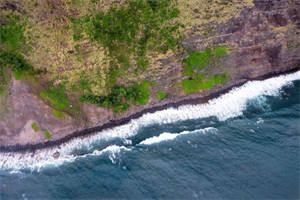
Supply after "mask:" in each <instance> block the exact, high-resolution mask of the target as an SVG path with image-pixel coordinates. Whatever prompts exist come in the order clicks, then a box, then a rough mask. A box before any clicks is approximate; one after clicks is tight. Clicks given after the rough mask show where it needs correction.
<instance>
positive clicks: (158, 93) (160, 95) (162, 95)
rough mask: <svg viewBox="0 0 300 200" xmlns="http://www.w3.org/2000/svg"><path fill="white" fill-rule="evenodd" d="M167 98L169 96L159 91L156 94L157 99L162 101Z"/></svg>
mask: <svg viewBox="0 0 300 200" xmlns="http://www.w3.org/2000/svg"><path fill="white" fill-rule="evenodd" d="M166 96H167V94H166V93H164V92H161V91H158V92H157V94H156V99H158V100H161V99H164V98H166Z"/></svg>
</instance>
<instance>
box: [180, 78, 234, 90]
mask: <svg viewBox="0 0 300 200" xmlns="http://www.w3.org/2000/svg"><path fill="white" fill-rule="evenodd" d="M228 78H229V76H228V75H227V74H216V75H214V76H211V77H209V78H206V77H205V76H201V75H199V76H198V77H197V78H195V79H184V80H182V86H183V88H184V92H185V93H186V94H190V93H192V92H198V91H199V90H203V89H212V88H213V86H214V85H219V84H223V85H224V84H225V83H226V80H227V79H228Z"/></svg>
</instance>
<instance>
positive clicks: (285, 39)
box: [0, 0, 300, 157]
mask: <svg viewBox="0 0 300 200" xmlns="http://www.w3.org/2000/svg"><path fill="white" fill-rule="evenodd" d="M253 3H254V6H253V7H247V8H241V9H242V12H241V14H240V15H239V16H237V17H235V18H232V19H231V20H229V21H228V22H227V23H224V24H220V25H218V26H216V27H215V28H214V30H213V31H212V32H211V33H210V34H209V35H208V36H201V35H198V36H195V37H193V38H187V39H186V40H185V41H184V42H183V46H184V47H185V49H187V50H200V51H202V50H204V49H206V48H207V47H211V46H218V45H226V46H227V47H228V49H229V55H228V56H227V57H225V58H224V59H223V60H222V65H223V68H222V69H216V70H223V72H226V73H228V74H229V75H230V76H231V79H230V80H229V82H228V84H227V85H225V86H218V87H217V88H216V89H213V90H209V91H200V92H199V93H197V94H195V93H194V94H190V95H185V94H184V93H175V92H174V93H173V92H172V93H170V94H169V95H168V96H167V98H166V99H164V100H163V101H156V100H155V99H150V101H149V103H148V104H147V105H143V106H139V107H136V106H135V107H131V108H130V109H129V110H128V111H126V112H125V113H122V114H116V113H113V112H112V111H111V110H109V109H106V108H99V107H97V106H95V105H90V104H85V105H84V106H83V110H84V112H85V114H86V115H87V118H88V126H89V127H93V126H96V125H97V126H98V125H102V124H104V123H107V122H109V121H110V120H115V119H121V118H126V117H128V116H130V115H134V114H135V113H137V112H140V111H141V110H143V109H147V108H151V107H154V106H159V105H164V104H166V103H170V102H176V101H181V100H184V99H189V98H198V97H202V96H204V95H208V94H210V93H212V92H216V91H222V90H223V89H224V88H227V87H229V86H232V85H235V84H237V83H241V82H243V81H245V80H248V79H254V78H258V77H262V76H264V75H269V74H276V73H280V72H285V71H289V70H291V69H295V68H298V69H299V68H300V44H299V36H298V35H297V33H299V26H300V23H299V22H300V21H299V18H300V17H299V15H300V14H299V13H300V5H299V3H297V1H293V0H291V1H290V0H280V1H279V0H254V1H253ZM199 26H202V24H200V25H199ZM203 26H208V25H207V24H203ZM195 30H197V29H196V28H195ZM192 35H197V34H192ZM158 62H160V63H161V66H162V67H164V68H165V69H166V73H165V74H164V75H162V76H159V77H156V76H155V75H154V73H153V74H151V73H150V74H149V77H150V78H153V79H154V80H156V82H157V84H158V85H161V87H165V88H167V89H168V90H173V88H172V86H173V84H174V83H175V82H178V81H180V80H182V79H183V78H184V77H182V74H181V73H180V71H181V68H182V66H181V64H180V63H178V62H176V60H175V59H174V58H173V57H169V58H166V59H161V60H159V61H158ZM7 107H9V108H10V109H8V111H7V112H6V113H5V117H4V119H0V145H14V144H27V143H30V144H34V143H40V142H44V141H46V140H47V139H46V138H45V137H44V135H43V134H42V132H35V131H33V130H32V129H31V127H30V124H31V123H32V122H37V123H39V124H40V126H41V131H42V130H48V131H49V132H51V134H52V137H51V138H50V139H49V140H50V141H51V140H57V139H60V138H63V137H65V136H67V135H68V134H70V133H72V132H73V131H75V130H82V129H84V128H85V127H82V126H79V127H78V124H77V123H76V122H75V120H73V119H71V118H68V119H58V118H56V117H54V116H53V114H52V108H51V107H49V106H48V105H46V104H45V103H44V102H43V101H42V100H41V99H40V98H39V97H37V96H36V95H35V94H33V93H32V92H31V91H30V88H28V87H27V86H26V84H24V82H22V81H17V80H13V83H12V85H11V95H10V96H9V99H8V100H7ZM1 112H3V110H2V111H1ZM53 156H54V157H58V156H59V153H58V154H55V155H53Z"/></svg>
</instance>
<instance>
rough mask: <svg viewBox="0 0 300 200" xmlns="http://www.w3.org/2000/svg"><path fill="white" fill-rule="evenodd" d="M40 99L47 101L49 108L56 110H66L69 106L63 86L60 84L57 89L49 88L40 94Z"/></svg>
mask: <svg viewBox="0 0 300 200" xmlns="http://www.w3.org/2000/svg"><path fill="white" fill-rule="evenodd" d="M40 97H42V98H43V99H45V100H47V101H48V102H49V103H50V104H51V106H53V107H55V108H58V109H66V108H68V107H69V106H70V103H69V101H68V98H67V95H66V91H65V86H64V85H63V84H60V85H59V86H57V87H55V86H50V87H49V88H47V89H46V90H45V91H43V92H41V93H40Z"/></svg>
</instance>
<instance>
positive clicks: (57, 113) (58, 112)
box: [52, 110, 68, 119]
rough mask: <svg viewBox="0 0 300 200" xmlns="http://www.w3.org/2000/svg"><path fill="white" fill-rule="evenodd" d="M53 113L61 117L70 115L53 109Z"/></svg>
mask: <svg viewBox="0 0 300 200" xmlns="http://www.w3.org/2000/svg"><path fill="white" fill-rule="evenodd" d="M52 113H53V115H54V116H55V117H57V118H60V119H66V118H67V117H68V116H67V115H66V114H65V113H64V112H62V111H59V110H53V111H52Z"/></svg>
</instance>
